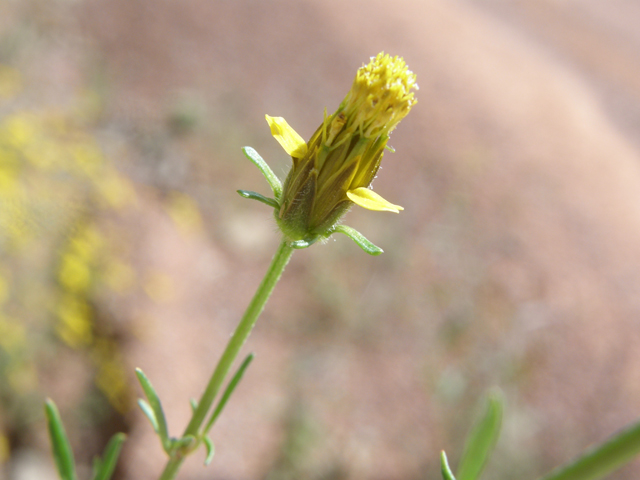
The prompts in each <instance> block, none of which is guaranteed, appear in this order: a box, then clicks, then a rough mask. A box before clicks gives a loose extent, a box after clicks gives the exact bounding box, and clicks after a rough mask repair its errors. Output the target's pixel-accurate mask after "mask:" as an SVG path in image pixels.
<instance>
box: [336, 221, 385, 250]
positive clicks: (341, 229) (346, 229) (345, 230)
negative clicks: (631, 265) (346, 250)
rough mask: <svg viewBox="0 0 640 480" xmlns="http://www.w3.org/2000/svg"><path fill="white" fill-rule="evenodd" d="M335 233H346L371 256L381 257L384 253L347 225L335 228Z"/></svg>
mask: <svg viewBox="0 0 640 480" xmlns="http://www.w3.org/2000/svg"><path fill="white" fill-rule="evenodd" d="M333 232H338V233H344V234H345V235H346V236H347V237H349V238H350V239H351V240H353V241H354V242H356V244H357V245H358V246H359V247H360V248H361V249H362V250H364V251H365V252H367V253H368V254H369V255H380V254H381V253H383V251H384V250H382V249H381V248H380V247H378V246H376V245H374V244H373V243H371V242H370V241H369V240H367V238H366V237H365V236H364V235H362V234H361V233H360V232H359V231H357V230H356V229H355V228H351V227H347V226H346V225H336V226H335V227H333ZM333 232H332V233H333Z"/></svg>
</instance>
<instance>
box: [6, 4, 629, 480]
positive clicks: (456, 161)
mask: <svg viewBox="0 0 640 480" xmlns="http://www.w3.org/2000/svg"><path fill="white" fill-rule="evenodd" d="M2 9H3V10H4V13H5V14H6V15H4V19H3V20H2V22H1V23H2V25H1V26H0V28H2V29H3V30H4V32H5V37H4V38H8V37H7V36H8V35H9V34H12V35H14V36H13V37H11V38H15V32H22V31H28V32H31V33H30V35H31V37H29V40H28V41H26V40H21V42H22V43H20V42H18V41H16V42H18V43H17V44H18V45H19V47H20V48H19V49H18V50H17V51H18V53H16V54H15V56H14V57H12V58H14V59H16V60H15V62H16V63H17V64H18V65H19V66H20V68H21V69H22V70H23V71H24V75H25V78H27V79H28V86H27V89H30V90H29V91H30V92H31V93H30V95H31V100H30V102H31V104H32V105H38V104H47V105H58V106H59V105H69V104H72V103H74V102H78V98H79V97H80V98H81V99H83V100H82V101H90V102H92V103H91V105H92V108H93V112H94V113H93V115H94V116H93V122H92V129H93V133H94V134H95V135H96V136H97V137H98V138H99V139H100V141H101V144H102V145H103V148H104V150H105V152H106V154H107V156H108V157H109V158H110V159H111V161H113V162H114V163H115V165H117V167H118V168H119V169H120V170H121V171H122V172H124V173H125V174H126V175H127V176H128V177H129V178H130V179H131V180H132V181H133V182H134V183H135V185H136V189H137V190H138V192H139V196H140V201H139V202H138V203H137V205H136V206H135V207H132V208H130V209H129V210H127V211H125V212H122V213H120V214H119V217H118V218H119V220H118V222H119V225H120V228H121V235H122V238H124V239H126V242H127V243H128V245H129V248H130V252H131V258H132V259H134V262H135V265H136V268H137V269H138V270H139V271H141V272H146V273H145V274H144V275H142V276H141V278H143V280H141V287H140V289H139V291H136V292H134V293H132V294H131V295H129V296H128V297H127V298H126V301H121V302H116V304H112V303H109V304H107V305H104V306H103V308H105V309H109V311H111V312H116V313H117V317H118V319H119V320H118V321H119V322H121V324H122V325H124V326H125V327H123V331H126V332H127V333H126V335H125V338H124V339H123V341H122V349H123V352H124V354H125V357H126V361H127V363H128V364H129V365H130V366H131V368H133V367H134V366H135V367H141V368H142V369H143V370H144V371H145V372H146V373H147V375H148V376H149V377H150V378H151V379H152V381H153V383H154V385H155V386H156V388H157V390H158V392H159V393H160V396H161V398H162V400H163V403H164V406H165V409H166V411H167V414H168V420H169V425H170V428H171V429H172V431H173V432H175V433H176V434H177V433H178V432H179V431H180V430H181V429H182V428H183V426H184V425H185V423H186V421H187V419H188V414H189V405H188V402H187V399H188V398H189V397H196V396H198V394H199V392H200V391H201V388H202V386H203V384H204V379H205V378H206V377H207V375H208V373H209V372H210V370H211V367H212V365H213V364H214V362H215V361H216V360H217V358H218V355H219V352H220V351H221V348H222V347H223V345H224V343H225V341H226V340H227V338H228V336H229V334H230V333H231V331H232V329H233V326H234V325H235V323H236V321H237V319H238V318H239V316H240V315H241V313H242V311H243V309H244V306H245V305H246V304H247V302H248V300H249V299H250V297H251V295H252V293H253V291H254V289H255V287H256V286H257V284H258V282H259V281H260V279H261V275H262V274H263V272H264V270H265V268H266V266H267V264H268V262H269V259H270V256H271V255H272V252H273V251H274V249H275V248H276V246H277V243H278V240H279V239H278V235H277V233H276V231H275V227H274V226H273V224H272V220H271V217H270V213H269V212H268V209H267V208H266V207H265V206H263V205H260V204H257V203H252V202H247V201H245V200H243V199H241V198H240V197H239V196H237V194H236V193H235V192H234V190H236V189H238V188H243V189H252V190H256V191H261V192H266V185H265V183H264V181H263V179H262V178H261V176H260V174H259V172H258V171H257V170H256V169H255V168H253V167H252V165H251V164H250V163H249V162H248V161H247V160H246V159H245V158H244V157H243V156H242V154H241V152H240V147H241V146H244V145H251V146H253V147H254V148H256V149H257V150H258V151H259V152H260V153H261V154H262V156H263V157H264V158H266V159H267V160H268V161H269V162H270V164H271V165H272V167H273V168H274V170H275V171H277V172H283V173H284V172H286V169H287V168H288V162H289V161H288V159H287V158H286V156H285V155H284V154H283V152H282V151H281V150H280V147H279V146H278V145H277V143H276V142H275V141H273V139H272V138H270V135H269V130H268V127H267V125H266V123H265V122H264V114H265V113H268V114H270V115H274V116H284V117H285V118H287V120H288V121H289V123H291V124H292V125H293V126H294V128H296V130H298V131H299V132H300V133H301V135H302V136H303V137H308V136H309V135H310V134H311V133H312V132H313V131H314V130H315V128H316V127H317V125H318V124H319V122H320V120H321V118H322V112H323V110H324V108H325V107H326V108H327V109H328V110H331V109H332V108H335V107H336V106H337V105H338V104H339V102H340V101H341V100H342V98H343V97H344V95H345V94H346V92H347V90H348V88H349V87H350V84H351V81H352V78H353V75H354V73H355V70H356V69H357V68H358V67H359V66H360V65H361V64H362V63H366V62H367V61H368V58H369V57H370V56H372V55H375V54H376V53H378V52H379V51H383V50H384V51H385V52H388V53H390V54H393V55H401V56H403V57H404V58H405V60H406V61H407V63H408V65H409V66H410V68H411V69H412V70H413V71H414V72H415V73H416V74H417V76H418V83H419V85H420V91H419V92H418V99H419V102H418V104H417V106H416V107H415V109H414V110H413V111H412V112H411V114H410V115H409V116H408V117H407V119H405V120H404V121H403V123H402V124H401V126H400V127H399V128H398V129H397V130H396V131H395V132H394V134H393V136H392V139H391V140H392V142H391V143H392V144H393V146H394V147H395V149H396V153H395V154H390V153H388V154H386V156H385V161H384V162H383V168H382V170H381V172H380V174H379V176H378V177H379V178H378V179H377V180H376V182H375V187H376V191H378V192H380V193H381V194H382V195H383V196H384V197H385V198H388V199H389V200H390V201H392V202H393V203H398V204H400V205H403V206H404V207H405V210H404V212H402V214H401V215H397V216H396V215H391V214H384V213H373V212H368V211H363V210H355V209H354V210H353V211H352V212H351V213H349V215H348V217H347V220H346V223H347V224H348V225H351V226H353V227H355V228H357V229H358V230H360V231H361V232H362V233H364V234H365V235H366V236H367V237H368V238H369V239H371V240H372V241H373V242H374V243H376V244H377V245H380V246H381V247H382V248H383V249H384V250H385V254H384V255H382V256H381V257H377V258H369V257H368V256H367V255H365V254H363V253H362V252H361V251H360V250H359V249H358V248H357V247H356V246H355V245H353V244H352V243H351V242H349V241H348V240H347V239H346V238H338V239H336V240H335V241H330V242H328V244H326V245H322V246H314V247H313V248H311V249H309V250H304V251H300V252H297V253H296V255H295V256H294V258H293V260H292V262H291V264H290V265H289V267H288V269H287V272H286V273H285V275H284V277H283V280H282V281H281V283H280V285H278V288H277V290H276V292H275V294H274V296H273V297H272V299H271V301H270V303H269V305H268V306H267V309H266V311H265V313H264V314H263V317H262V318H261V320H260V322H259V323H258V325H257V327H256V329H255V331H254V333H253V335H252V337H251V339H250V341H249V342H248V346H247V347H246V348H247V351H249V350H250V351H254V352H256V354H257V357H256V360H255V361H254V363H253V364H252V366H251V368H250V370H249V371H248V373H247V375H246V376H245V379H244V380H243V382H242V384H241V386H240V387H239V389H238V391H237V392H236V394H235V396H234V398H233V399H232V401H231V403H230V404H229V406H228V408H227V409H226V411H225V413H224V415H223V417H222V418H221V420H220V422H219V425H217V426H216V428H215V430H214V432H213V440H214V442H215V444H216V446H217V451H216V456H215V459H214V462H213V464H212V465H211V466H209V467H207V468H206V469H205V468H203V467H202V456H201V455H194V458H192V459H190V460H189V461H188V462H187V463H186V464H185V468H184V471H183V474H182V476H181V478H185V479H186V478H191V479H205V478H216V479H249V478H269V479H280V478H309V479H329V478H335V479H338V478H340V479H389V478H393V479H414V478H416V479H417V478H425V477H426V478H438V475H439V471H438V468H439V467H438V455H439V451H440V450H441V449H445V450H446V451H447V452H448V453H449V456H450V458H451V459H452V461H453V463H454V464H455V462H456V460H457V458H458V456H459V454H460V452H461V450H462V442H463V439H464V434H465V433H466V432H467V431H468V429H469V427H470V425H471V422H472V420H473V418H474V415H475V413H476V408H475V405H477V402H478V400H479V399H480V398H481V396H482V394H483V393H484V392H485V391H486V390H487V389H489V388H490V387H492V386H499V387H500V388H501V389H502V390H503V391H504V392H505V397H506V399H507V411H506V417H505V422H504V430H503V433H502V437H501V440H500V442H499V445H498V451H497V453H496V455H495V457H494V459H493V461H492V463H491V464H490V465H489V467H488V468H489V472H487V475H489V476H491V477H492V478H504V479H507V478H535V477H536V476H537V475H538V474H541V473H544V472H545V471H546V470H548V469H549V468H551V467H553V466H555V465H556V464H558V463H560V462H563V461H566V460H568V459H569V458H571V457H573V456H574V455H576V454H577V453H579V452H580V451H582V450H583V449H584V448H586V447H587V446H588V445H589V444H591V443H593V442H596V441H600V440H602V439H604V438H606V437H607V436H608V435H610V434H611V433H613V432H614V431H615V430H617V429H619V428H621V427H623V426H624V425H625V424H626V423H628V422H630V421H632V420H633V419H635V418H637V417H638V415H639V414H640V367H639V365H640V349H638V348H637V346H638V342H639V340H640V333H639V332H640V329H639V327H640V29H638V28H637V25H638V24H640V6H638V4H637V3H636V2H634V1H632V0H626V1H625V0H613V1H609V2H606V3H605V2H599V1H595V0H593V1H592V0H584V1H580V2H577V1H559V0H536V1H533V0H531V1H524V0H523V1H510V2H507V1H497V0H476V1H472V0H467V1H464V0H460V1H443V0H429V1H422V2H420V1H414V0H402V1H397V2H395V3H393V6H391V3H390V2H379V1H364V0H353V1H349V2H338V1H337V0H324V1H306V0H304V1H303V0H298V1H294V0H291V1H284V0H277V1H271V2H261V1H251V0H239V1H225V0H218V1H209V2H207V1H203V0H184V1H182V2H169V1H164V0H109V1H107V0H84V1H73V2H69V1H56V2H45V1H41V2H39V1H29V2H24V3H22V2H8V3H6V4H4V5H3V6H2ZM0 16H2V15H0ZM20 38H23V37H20ZM87 99H89V100H87ZM175 192H181V194H185V195H187V196H188V198H190V199H193V201H194V202H195V204H197V206H198V208H199V211H200V214H201V218H202V223H201V224H200V223H198V222H195V221H194V222H192V223H190V224H189V225H188V226H189V228H181V226H180V224H179V223H176V222H175V221H173V220H172V218H171V216H170V215H169V214H167V211H166V209H165V208H164V207H163V205H165V201H166V199H167V198H169V197H171V195H174V193H175ZM145 275H146V276H145ZM131 384H132V385H134V384H133V379H131ZM132 388H135V386H133V387H132ZM45 394H47V395H50V393H49V392H45ZM137 394H139V393H137ZM54 398H55V397H54ZM69 415H72V412H71V411H70V412H69ZM124 422H125V423H126V425H127V428H128V429H129V440H128V441H127V444H126V447H125V450H124V454H123V460H122V462H123V463H122V467H121V468H120V471H119V472H118V478H123V479H125V478H126V479H134V478H135V479H138V480H139V479H146V478H149V479H151V478H157V474H158V472H159V470H160V468H161V465H162V464H161V459H162V454H161V451H160V448H159V445H158V442H157V440H156V439H155V438H154V437H153V435H152V432H151V429H150V427H149V425H148V423H147V422H146V420H145V419H144V418H143V416H142V415H141V414H140V413H139V412H138V411H136V410H132V411H131V412H130V413H128V414H127V415H126V416H125V419H124ZM40 428H43V427H42V424H40ZM74 438H75V437H74ZM74 441H75V442H76V443H77V445H78V448H80V444H81V443H82V441H81V439H80V438H79V437H78V438H76V439H75V440H74ZM90 453H92V454H93V453H95V452H90ZM639 474H640V464H639V463H638V462H637V461H636V462H635V463H634V464H632V465H630V466H628V467H626V468H625V469H624V470H622V471H620V472H619V473H617V474H616V476H615V477H614V478H618V479H632V478H638V475H639ZM16 478H17V477H16Z"/></svg>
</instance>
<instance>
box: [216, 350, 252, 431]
mask: <svg viewBox="0 0 640 480" xmlns="http://www.w3.org/2000/svg"><path fill="white" fill-rule="evenodd" d="M254 356H255V355H254V354H253V353H250V354H249V355H247V358H245V359H244V361H243V362H242V364H241V365H240V367H239V368H238V371H237V372H236V373H235V375H234V376H233V378H232V379H231V381H229V385H227V388H226V389H225V391H224V393H223V394H222V396H221V397H220V401H218V405H216V408H215V410H214V411H213V414H212V415H211V418H210V419H209V422H207V426H206V428H205V429H204V435H206V434H207V433H208V432H209V430H210V429H211V427H212V426H213V424H214V423H215V421H216V420H217V418H218V417H219V416H220V413H222V410H223V409H224V407H225V405H226V404H227V401H229V397H231V394H232V393H233V391H234V390H235V389H236V387H237V386H238V383H240V380H242V376H243V375H244V372H245V371H246V370H247V368H248V367H249V365H250V364H251V362H252V361H253V357H254Z"/></svg>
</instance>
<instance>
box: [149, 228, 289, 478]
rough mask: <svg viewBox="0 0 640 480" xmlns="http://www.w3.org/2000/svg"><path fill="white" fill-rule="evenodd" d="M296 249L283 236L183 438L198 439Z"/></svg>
mask: <svg viewBox="0 0 640 480" xmlns="http://www.w3.org/2000/svg"><path fill="white" fill-rule="evenodd" d="M293 251H294V249H293V247H292V246H291V245H290V244H289V242H287V241H286V240H284V239H283V240H282V242H281V243H280V246H279V247H278V250H277V251H276V254H275V255H274V256H273V260H271V265H270V266H269V269H268V270H267V273H266V275H265V277H264V278H263V279H262V283H260V286H259V287H258V290H257V291H256V293H255V295H254V296H253V299H252V300H251V303H249V306H248V307H247V310H246V311H245V313H244V316H243V317H242V319H241V320H240V323H239V324H238V326H237V327H236V330H235V332H234V333H233V336H232V337H231V339H230V340H229V343H228V344H227V347H226V348H225V350H224V352H223V353H222V356H221V357H220V360H219V361H218V364H217V365H216V368H215V370H214V371H213V374H212V375H211V378H210V379H209V383H208V384H207V387H206V388H205V390H204V392H203V394H202V397H201V398H200V401H199V402H198V408H196V410H195V411H194V412H193V416H192V417H191V421H190V422H189V425H187V428H186V429H185V431H184V435H183V437H184V436H186V435H193V436H194V437H196V438H198V436H199V431H200V427H201V426H202V423H203V422H204V420H205V418H206V416H207V413H208V412H209V410H210V409H211V406H212V405H213V401H214V400H215V398H216V395H217V394H218V392H219V391H220V388H221V387H222V383H223V382H224V379H225V378H226V377H227V375H228V374H229V370H230V369H231V365H232V364H233V362H234V360H235V359H236V357H237V356H238V353H239V352H240V349H241V348H242V346H243V345H244V342H245V341H246V340H247V338H248V337H249V334H250V333H251V330H253V326H254V325H255V324H256V320H257V319H258V317H259V316H260V314H261V313H262V310H263V309H264V306H265V304H266V303H267V300H268V299H269V297H270V296H271V292H272V291H273V288H274V287H275V286H276V283H278V280H279V279H280V276H281V275H282V272H283V271H284V268H285V267H286V266H287V263H289V259H290V258H291V255H292V254H293ZM184 459H185V456H184V455H175V456H173V457H172V458H170V459H169V461H168V462H167V465H166V466H165V469H164V471H163V472H162V475H161V476H160V479H159V480H172V479H174V478H175V476H176V474H177V473H178V470H179V469H180V466H181V465H182V462H183V461H184Z"/></svg>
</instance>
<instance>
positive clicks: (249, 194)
mask: <svg viewBox="0 0 640 480" xmlns="http://www.w3.org/2000/svg"><path fill="white" fill-rule="evenodd" d="M236 192H238V193H239V194H240V196H241V197H243V198H250V199H251V200H257V201H259V202H262V203H264V204H266V205H269V206H270V207H273V208H280V205H279V204H278V202H277V201H276V200H275V199H273V198H269V197H265V196H264V195H261V194H260V193H257V192H252V191H251V190H236Z"/></svg>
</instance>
